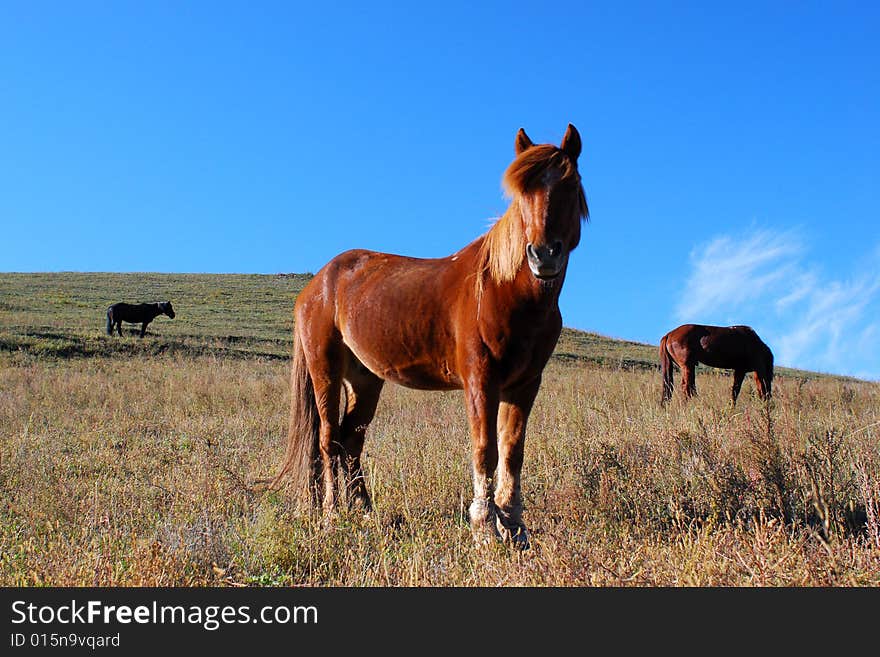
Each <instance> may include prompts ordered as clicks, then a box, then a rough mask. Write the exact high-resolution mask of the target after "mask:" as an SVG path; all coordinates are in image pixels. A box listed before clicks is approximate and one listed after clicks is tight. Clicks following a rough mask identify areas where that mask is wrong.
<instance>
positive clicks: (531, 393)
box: [495, 377, 541, 550]
mask: <svg viewBox="0 0 880 657" xmlns="http://www.w3.org/2000/svg"><path fill="white" fill-rule="evenodd" d="M540 385H541V377H538V378H537V379H535V380H534V381H531V382H529V383H528V384H526V385H525V386H522V387H521V388H518V389H517V390H514V391H512V392H507V393H503V394H502V396H501V404H500V406H499V409H498V455H499V459H498V473H497V477H496V479H497V481H496V484H495V486H496V488H495V507H496V511H497V514H498V517H497V523H496V524H497V527H498V531H499V532H500V534H501V537H502V538H503V539H504V541H505V542H509V543H511V544H512V545H513V546H514V547H516V548H519V549H522V550H525V549H528V547H529V533H528V530H527V529H526V526H525V523H524V522H523V520H522V493H521V487H520V476H521V473H522V466H523V457H524V454H525V441H526V423H527V422H528V419H529V413H530V412H531V410H532V404H533V403H534V401H535V396H536V395H537V394H538V388H539V386H540Z"/></svg>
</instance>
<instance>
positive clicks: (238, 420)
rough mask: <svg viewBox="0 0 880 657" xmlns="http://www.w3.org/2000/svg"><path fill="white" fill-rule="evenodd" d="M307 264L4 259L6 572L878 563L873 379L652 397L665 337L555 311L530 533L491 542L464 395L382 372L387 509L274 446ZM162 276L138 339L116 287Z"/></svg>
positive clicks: (691, 580) (0, 319)
mask: <svg viewBox="0 0 880 657" xmlns="http://www.w3.org/2000/svg"><path fill="white" fill-rule="evenodd" d="M306 280H307V278H306V277H304V276H300V275H266V276H256V275H253V276H251V275H201V274H192V275H170V274H77V273H59V274H0V586H10V585H28V586H31V585H58V586H67V585H97V586H117V585H149V586H169V585H176V586H227V585H313V586H328V585H332V586H336V585H341V586H399V585H415V586H422V585H435V586H474V585H478V586H522V585H531V586H586V585H590V586H602V585H615V586H626V585H635V586H657V585H664V586H681V585H690V586H717V585H724V586H731V585H733V586H737V585H746V586H748V585H766V586H792V585H798V586H843V585H848V586H878V585H880V384H876V383H869V382H864V381H858V380H853V379H845V378H841V377H830V376H818V375H815V374H812V373H806V372H796V371H790V370H777V380H776V381H774V389H773V392H774V396H773V401H772V402H771V403H769V404H764V403H762V402H761V401H760V400H759V399H758V398H757V397H756V396H755V394H754V386H753V385H752V384H751V382H748V381H747V382H746V385H745V386H744V389H743V394H742V395H741V396H740V399H739V402H738V404H737V406H736V408H731V406H730V402H729V386H730V378H729V376H728V375H726V374H713V375H709V373H708V372H706V373H704V374H701V375H700V377H698V386H699V389H700V396H699V397H698V398H697V399H695V400H693V401H691V402H690V403H686V402H684V401H683V400H682V399H681V398H680V397H679V396H678V395H676V397H675V398H674V399H673V402H672V403H670V404H668V405H666V406H661V405H660V404H659V397H660V381H659V376H658V373H657V369H656V367H657V365H656V347H654V346H652V345H644V344H638V343H632V342H625V341H619V340H611V339H609V338H606V337H602V336H599V335H594V334H589V333H583V332H579V331H572V330H565V331H564V333H563V335H562V337H561V339H560V341H559V344H558V346H557V349H556V352H555V354H554V356H553V358H552V360H551V362H550V364H549V365H548V367H547V368H546V370H545V375H544V379H543V383H542V387H541V391H540V393H539V395H538V398H537V400H536V402H535V407H534V409H533V412H532V415H531V417H530V419H529V431H528V440H527V445H526V457H525V466H524V470H523V497H524V507H525V516H524V517H525V521H526V523H527V524H528V525H529V527H530V529H531V531H532V542H533V546H534V547H533V549H532V550H529V551H528V552H527V553H525V554H514V553H512V552H510V551H509V550H507V549H506V548H505V547H504V546H502V545H493V546H490V547H489V548H478V547H477V546H475V545H474V543H473V541H472V539H471V535H470V530H469V527H468V522H467V506H468V504H469V502H470V497H471V495H472V484H471V481H470V438H469V435H468V429H467V419H466V417H465V412H464V405H463V403H462V402H463V400H462V395H461V393H460V392H458V391H453V392H444V393H431V392H421V391H414V390H408V389H405V388H400V387H398V386H394V385H390V384H389V385H386V386H385V389H384V390H383V394H382V398H381V400H380V404H379V408H378V412H377V414H376V418H375V420H374V421H373V423H372V424H371V425H370V428H369V431H368V434H367V436H368V437H367V443H366V447H365V457H364V464H365V469H366V478H367V482H368V487H369V489H370V491H371V493H372V496H373V502H374V511H373V513H371V514H370V515H369V516H366V517H364V516H361V515H359V514H355V513H350V512H346V511H343V512H342V513H341V514H340V516H339V518H338V519H337V520H336V521H335V522H334V523H332V524H331V525H330V526H329V527H328V526H325V525H324V524H322V522H321V521H320V519H319V518H318V517H316V516H314V515H309V514H306V513H302V512H301V510H298V509H297V508H296V507H295V505H294V504H293V502H292V500H291V498H290V496H289V495H287V493H286V491H284V490H281V491H278V492H271V493H265V492H263V493H261V492H257V491H255V490H254V489H253V488H252V487H251V486H250V485H249V483H248V482H251V481H253V480H255V479H258V478H260V477H265V476H267V475H270V474H272V473H273V472H275V470H276V468H277V465H278V463H279V461H280V459H281V456H282V454H283V451H284V441H285V435H286V429H287V414H288V409H289V394H290V390H289V374H290V366H289V362H288V353H289V349H290V341H291V328H292V315H291V311H292V308H293V303H294V299H295V297H296V294H297V293H298V291H299V290H300V289H301V288H302V285H303V284H304V282H305V281H306ZM164 299H170V300H172V301H173V303H174V306H175V309H176V311H177V317H176V318H175V319H174V320H170V319H168V318H167V317H164V316H161V317H157V318H156V320H155V321H154V322H153V323H152V324H151V325H150V327H149V329H148V334H147V336H146V338H145V339H139V338H137V337H136V333H135V327H133V326H132V327H131V328H130V329H129V332H128V333H127V334H126V335H124V336H123V337H122V338H119V337H111V336H107V335H106V334H105V332H104V325H105V310H106V308H107V306H108V305H109V304H111V303H113V302H116V301H133V302H134V301H147V300H150V301H158V300H164Z"/></svg>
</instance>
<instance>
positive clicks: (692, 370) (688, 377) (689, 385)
mask: <svg viewBox="0 0 880 657" xmlns="http://www.w3.org/2000/svg"><path fill="white" fill-rule="evenodd" d="M696 370H697V367H696V364H695V363H686V364H685V365H684V367H682V368H681V390H682V392H683V393H684V396H685V397H694V396H696V394H697V376H696Z"/></svg>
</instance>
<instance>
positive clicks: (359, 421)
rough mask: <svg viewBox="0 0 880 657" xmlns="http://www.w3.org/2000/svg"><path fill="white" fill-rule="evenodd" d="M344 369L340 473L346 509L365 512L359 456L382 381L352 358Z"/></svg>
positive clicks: (367, 500)
mask: <svg viewBox="0 0 880 657" xmlns="http://www.w3.org/2000/svg"><path fill="white" fill-rule="evenodd" d="M346 370H347V371H346V373H345V380H344V384H345V397H346V399H345V410H344V413H343V416H342V424H341V428H340V442H341V443H342V470H343V473H344V475H345V485H346V491H347V497H348V506H349V508H352V509H361V510H362V511H364V512H367V511H370V510H372V508H373V505H372V503H371V501H370V495H369V493H368V492H367V483H366V479H365V478H364V470H363V465H362V463H361V453H362V452H363V448H364V439H365V437H366V431H367V427H368V426H369V424H370V422H372V421H373V416H374V415H375V414H376V406H377V405H378V404H379V395H380V393H381V392H382V385H383V384H384V381H383V380H382V379H380V378H379V377H377V376H376V375H375V374H373V373H372V372H370V371H369V370H368V369H367V368H365V367H364V366H363V365H362V364H361V363H360V362H359V361H358V360H357V359H356V358H354V356H353V355H352V356H351V357H350V358H349V360H348V363H347V368H346Z"/></svg>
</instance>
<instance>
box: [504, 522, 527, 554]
mask: <svg viewBox="0 0 880 657" xmlns="http://www.w3.org/2000/svg"><path fill="white" fill-rule="evenodd" d="M496 525H497V526H496V530H497V532H498V536H499V537H500V538H501V540H502V541H504V544H505V545H509V546H510V547H512V548H513V549H515V550H519V551H520V552H522V551H525V550H528V549H529V547H531V544H530V543H529V531H528V530H527V529H526V526H525V525H524V524H522V523H521V522H519V523H516V524H513V525H511V526H509V527H508V526H507V525H505V524H504V523H503V522H502V520H501V518H500V517H499V518H497V519H496Z"/></svg>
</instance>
